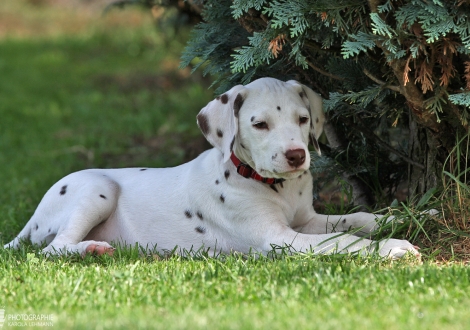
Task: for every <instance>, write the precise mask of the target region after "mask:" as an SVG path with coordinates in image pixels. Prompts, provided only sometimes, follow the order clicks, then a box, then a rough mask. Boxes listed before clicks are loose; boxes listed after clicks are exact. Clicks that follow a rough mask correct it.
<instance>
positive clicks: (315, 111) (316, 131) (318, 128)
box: [287, 80, 325, 155]
mask: <svg viewBox="0 0 470 330" xmlns="http://www.w3.org/2000/svg"><path fill="white" fill-rule="evenodd" d="M287 83H288V84H291V85H292V86H293V87H294V88H295V89H296V91H297V92H298V94H299V97H300V98H301V99H302V101H303V102H304V103H305V105H306V106H307V108H308V111H309V112H310V136H309V138H310V143H311V144H312V145H313V147H314V148H315V150H316V151H317V153H318V154H319V155H321V150H320V146H319V145H318V138H319V137H320V135H321V133H322V132H323V124H324V123H325V113H324V112H323V100H322V98H321V96H320V95H318V94H317V93H315V92H314V91H312V90H311V89H310V88H309V87H307V86H305V85H302V84H300V83H299V82H297V81H295V80H289V81H288V82H287Z"/></svg>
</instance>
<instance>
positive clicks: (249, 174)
mask: <svg viewBox="0 0 470 330" xmlns="http://www.w3.org/2000/svg"><path fill="white" fill-rule="evenodd" d="M230 159H231V160H232V163H233V164H234V165H235V166H236V167H237V172H238V174H240V175H241V176H242V177H244V178H252V179H254V180H257V181H261V182H263V183H267V184H276V183H281V182H284V181H285V179H275V178H264V177H262V176H261V175H259V174H258V172H256V171H255V170H254V169H253V168H251V167H250V166H249V165H247V164H244V163H242V162H241V160H240V159H238V158H237V156H235V153H233V152H232V155H231V156H230Z"/></svg>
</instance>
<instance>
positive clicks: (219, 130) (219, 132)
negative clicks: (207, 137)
mask: <svg viewBox="0 0 470 330" xmlns="http://www.w3.org/2000/svg"><path fill="white" fill-rule="evenodd" d="M217 136H218V137H219V138H222V137H223V136H224V132H222V130H221V129H220V128H218V129H217Z"/></svg>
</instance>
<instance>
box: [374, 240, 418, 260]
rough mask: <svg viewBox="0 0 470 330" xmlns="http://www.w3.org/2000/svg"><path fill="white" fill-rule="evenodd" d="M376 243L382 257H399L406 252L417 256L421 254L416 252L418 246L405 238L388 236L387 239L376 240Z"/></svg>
mask: <svg viewBox="0 0 470 330" xmlns="http://www.w3.org/2000/svg"><path fill="white" fill-rule="evenodd" d="M378 244H379V254H380V255H381V256H382V257H388V258H391V259H399V258H402V257H404V256H405V255H406V254H407V253H408V254H411V255H414V256H415V257H418V258H419V257H420V256H421V254H420V253H419V252H418V250H419V248H418V247H417V246H414V245H413V244H411V243H410V242H408V241H405V240H399V239H393V238H390V239H387V240H383V241H380V242H378Z"/></svg>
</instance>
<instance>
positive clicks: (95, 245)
mask: <svg viewBox="0 0 470 330" xmlns="http://www.w3.org/2000/svg"><path fill="white" fill-rule="evenodd" d="M79 244H81V245H82V246H81V250H82V255H83V256H85V255H86V254H88V253H91V254H94V255H98V256H100V255H103V254H107V255H109V256H112V255H113V254H114V251H115V250H116V249H115V248H113V247H112V246H111V245H110V244H108V243H107V242H96V241H85V242H81V243H79Z"/></svg>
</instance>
